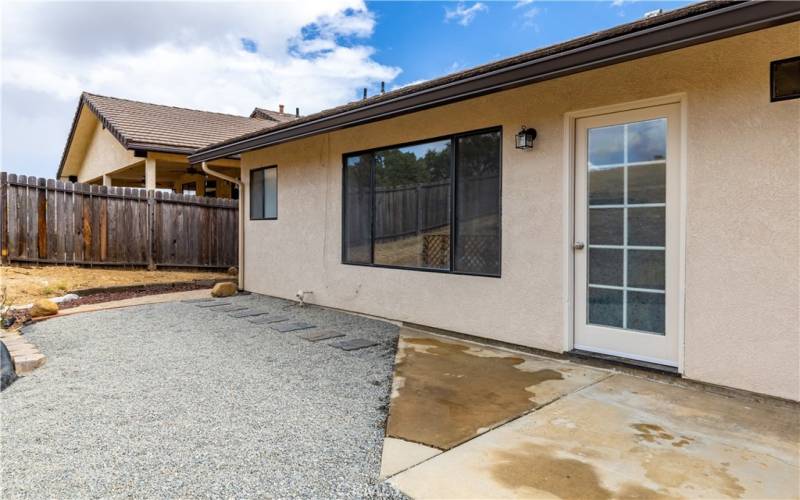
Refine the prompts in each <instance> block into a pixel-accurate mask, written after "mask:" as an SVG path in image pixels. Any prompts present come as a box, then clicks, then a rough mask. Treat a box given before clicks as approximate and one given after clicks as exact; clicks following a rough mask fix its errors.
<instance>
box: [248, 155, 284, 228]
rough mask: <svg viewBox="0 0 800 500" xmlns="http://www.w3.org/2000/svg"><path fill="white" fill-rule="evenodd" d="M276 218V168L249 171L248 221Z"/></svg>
mask: <svg viewBox="0 0 800 500" xmlns="http://www.w3.org/2000/svg"><path fill="white" fill-rule="evenodd" d="M277 218H278V167H265V168H259V169H256V170H251V171H250V219H251V220H258V219H277Z"/></svg>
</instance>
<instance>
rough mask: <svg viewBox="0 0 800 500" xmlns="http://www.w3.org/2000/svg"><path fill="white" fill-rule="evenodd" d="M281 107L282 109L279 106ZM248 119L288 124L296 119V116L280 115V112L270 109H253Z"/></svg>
mask: <svg viewBox="0 0 800 500" xmlns="http://www.w3.org/2000/svg"><path fill="white" fill-rule="evenodd" d="M281 107H283V106H282V105H281ZM250 118H260V119H262V120H272V121H274V122H280V123H283V122H290V121H292V120H295V119H297V118H298V116H296V115H293V114H290V113H281V112H280V111H272V110H271V109H264V108H255V109H253V112H252V113H250Z"/></svg>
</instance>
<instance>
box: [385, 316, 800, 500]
mask: <svg viewBox="0 0 800 500" xmlns="http://www.w3.org/2000/svg"><path fill="white" fill-rule="evenodd" d="M799 446H800V409H799V408H798V405H796V404H792V403H787V402H782V401H774V400H767V401H763V400H760V399H759V400H757V399H754V398H749V397H747V396H744V395H743V396H736V395H730V394H716V393H711V392H708V391H703V390H699V389H698V388H693V387H686V386H683V385H680V384H675V383H669V381H668V379H664V381H657V380H652V379H648V378H645V377H640V376H635V375H630V374H622V373H619V372H615V371H612V370H605V369H600V368H589V367H586V366H583V365H581V364H578V363H573V362H569V361H562V360H556V359H551V358H545V357H539V356H533V355H527V354H521V353H516V352H510V351H505V350H500V349H494V348H488V347H485V346H479V345H476V344H472V343H467V342H460V341H455V340H452V339H445V338H441V337H434V336H430V335H427V334H424V333H420V332H416V331H414V330H404V331H403V332H402V335H401V340H400V344H399V348H398V354H397V362H396V366H395V380H394V385H393V392H392V402H391V407H390V415H389V420H388V423H387V438H386V440H385V443H384V452H383V466H382V474H383V476H384V477H389V478H390V479H389V481H390V482H391V484H393V485H394V486H395V487H397V488H399V489H400V490H401V491H403V492H404V493H406V494H407V495H409V496H411V497H414V498H515V497H516V498H520V497H525V498H599V499H603V498H682V497H692V498H722V497H728V498H797V497H798V496H800V458H799V457H798V455H799V454H800V448H799Z"/></svg>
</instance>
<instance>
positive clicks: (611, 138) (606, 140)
mask: <svg viewBox="0 0 800 500" xmlns="http://www.w3.org/2000/svg"><path fill="white" fill-rule="evenodd" d="M624 160H625V127H624V125H614V126H613V127H600V128H593V129H591V130H589V164H590V165H591V166H594V167H596V166H599V165H614V164H618V163H622V162H623V161H624Z"/></svg>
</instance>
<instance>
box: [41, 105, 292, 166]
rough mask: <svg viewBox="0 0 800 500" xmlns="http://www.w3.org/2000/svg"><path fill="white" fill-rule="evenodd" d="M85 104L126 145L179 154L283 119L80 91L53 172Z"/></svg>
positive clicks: (65, 150) (63, 157) (132, 147)
mask: <svg viewBox="0 0 800 500" xmlns="http://www.w3.org/2000/svg"><path fill="white" fill-rule="evenodd" d="M84 106H86V108H87V109H89V110H90V111H91V112H92V113H93V114H94V115H95V116H96V117H97V119H98V120H99V121H100V123H101V124H102V125H103V127H105V128H106V129H108V131H109V132H110V133H111V134H112V135H113V136H114V137H115V138H116V139H117V140H118V141H119V142H120V143H121V144H122V146H123V147H125V148H126V149H133V150H142V151H160V152H167V153H178V154H189V153H191V152H193V151H195V150H196V149H197V148H201V147H203V146H207V145H209V144H212V143H215V142H219V141H222V140H226V139H230V138H232V137H237V136H240V135H242V134H245V133H248V132H254V131H257V130H263V129H264V128H265V127H269V126H271V125H275V124H277V123H282V122H283V121H285V119H284V120H278V119H269V120H264V119H260V118H250V117H247V116H237V115H229V114H225V113H214V112H211V111H199V110H196V109H186V108H178V107H175V106H164V105H161V104H151V103H147V102H140V101H131V100H129V99H120V98H117V97H108V96H101V95H97V94H90V93H88V92H83V93H82V94H81V98H80V100H79V102H78V109H77V111H76V113H75V118H74V119H73V123H72V128H71V130H70V135H69V138H68V139H67V144H66V146H65V147H64V153H63V155H62V157H61V163H60V165H59V168H58V173H57V174H56V177H58V178H60V177H61V173H62V171H63V169H64V164H65V162H66V159H67V155H68V153H69V149H70V146H71V144H72V140H73V136H74V134H75V129H76V127H77V124H78V120H79V119H80V115H81V110H82V109H83V107H84ZM264 111H265V112H270V113H275V112H273V111H270V110H264ZM275 114H278V115H280V114H279V113H275ZM289 116H291V115H289Z"/></svg>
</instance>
